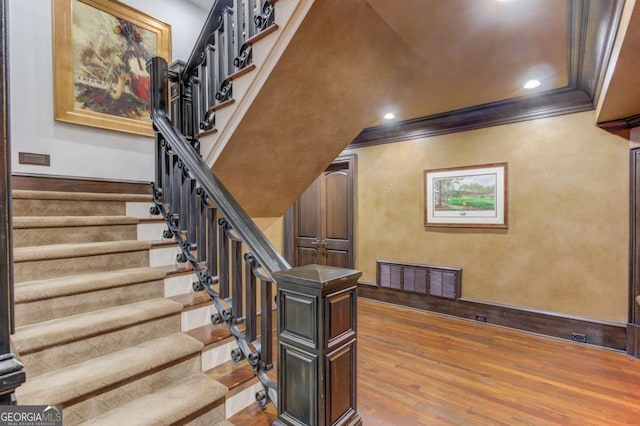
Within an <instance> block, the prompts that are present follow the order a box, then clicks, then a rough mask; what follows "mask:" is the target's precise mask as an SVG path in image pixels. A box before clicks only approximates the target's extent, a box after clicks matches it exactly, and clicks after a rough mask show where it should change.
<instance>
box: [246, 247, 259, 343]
mask: <svg viewBox="0 0 640 426" xmlns="http://www.w3.org/2000/svg"><path fill="white" fill-rule="evenodd" d="M244 264H245V268H244V279H245V285H246V288H245V291H246V293H247V296H246V297H247V323H246V325H245V336H246V339H247V340H248V341H249V342H253V341H254V340H256V338H257V332H258V330H257V328H258V327H257V326H256V325H257V321H258V320H257V309H258V304H257V299H258V297H257V296H258V293H256V276H255V275H254V274H253V268H254V266H255V260H254V259H253V256H252V255H247V256H246V257H245V261H244Z"/></svg>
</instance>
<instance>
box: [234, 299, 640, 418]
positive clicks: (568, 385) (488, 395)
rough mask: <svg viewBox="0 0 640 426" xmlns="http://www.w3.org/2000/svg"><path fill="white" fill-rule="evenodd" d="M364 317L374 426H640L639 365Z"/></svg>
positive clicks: (363, 360)
mask: <svg viewBox="0 0 640 426" xmlns="http://www.w3.org/2000/svg"><path fill="white" fill-rule="evenodd" d="M358 309H359V311H358V341H359V343H358V411H359V413H360V415H361V417H362V420H363V422H364V424H365V425H402V426H404V425H497V424H503V425H520V424H522V425H554V424H557V425H581V426H582V425H638V424H640V360H639V359H635V358H632V357H629V356H627V355H625V354H623V353H620V352H615V351H611V350H607V349H601V348H597V347H590V346H587V345H584V344H578V343H572V342H569V341H564V340H559V339H552V338H546V337H541V336H536V335H533V334H528V333H523V332H519V331H514V330H509V329H505V328H501V327H497V326H492V325H488V324H483V323H477V322H474V321H468V320H462V319H457V318H451V317H446V316H442V315H436V314H429V313H426V312H421V311H417V310H412V309H408V308H402V307H397V306H392V305H387V304H383V303H379V302H374V301H370V300H366V299H360V300H359V301H358ZM241 414H242V413H241ZM244 414H249V413H244ZM274 417H275V414H274V411H273V410H270V411H268V412H265V413H260V412H259V411H257V410H256V411H254V412H253V413H252V415H251V416H249V415H245V416H244V420H243V419H242V417H240V418H235V417H234V418H232V419H231V421H232V422H234V424H236V425H238V426H240V425H243V424H251V425H263V424H270V422H271V421H273V419H274Z"/></svg>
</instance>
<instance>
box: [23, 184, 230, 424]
mask: <svg viewBox="0 0 640 426" xmlns="http://www.w3.org/2000/svg"><path fill="white" fill-rule="evenodd" d="M150 200H151V198H150V197H149V196H148V195H135V194H133V195H131V194H86V193H60V192H37V191H14V200H13V206H14V217H15V220H14V231H15V233H16V236H17V241H18V242H19V243H18V245H17V246H16V248H15V249H14V270H15V279H16V283H15V303H16V309H15V314H16V322H17V329H16V333H15V335H14V336H13V343H14V345H15V348H16V350H17V351H18V353H19V355H20V356H21V360H22V361H23V363H24V364H25V369H26V373H27V382H26V383H25V384H24V385H22V386H21V387H20V388H19V389H18V390H17V392H16V396H17V398H18V403H19V404H38V405H40V404H44V405H62V406H63V416H64V424H65V425H75V424H80V423H85V424H104V425H107V424H109V425H118V424H120V425H125V424H126V425H128V424H136V425H152V424H153V425H158V424H167V425H169V424H192V425H209V424H228V422H226V421H225V420H224V415H225V413H224V400H225V395H226V393H227V389H226V388H225V387H224V386H222V385H220V384H219V383H218V382H217V381H215V380H213V379H212V378H210V377H208V376H206V375H203V374H201V359H200V358H201V351H202V348H203V344H202V343H201V342H200V341H198V340H196V339H194V338H192V337H190V336H187V335H186V334H183V333H181V332H180V316H181V312H182V309H183V307H182V305H181V304H180V303H176V302H174V301H172V300H169V299H165V298H164V297H162V296H163V287H164V284H163V281H164V278H165V272H163V271H162V270H160V269H156V268H150V267H149V264H148V261H149V250H150V248H151V244H150V243H149V242H145V241H137V240H136V239H135V238H136V234H137V231H136V227H137V224H138V219H136V218H132V217H126V216H125V212H126V208H125V202H126V201H132V202H149V201H150Z"/></svg>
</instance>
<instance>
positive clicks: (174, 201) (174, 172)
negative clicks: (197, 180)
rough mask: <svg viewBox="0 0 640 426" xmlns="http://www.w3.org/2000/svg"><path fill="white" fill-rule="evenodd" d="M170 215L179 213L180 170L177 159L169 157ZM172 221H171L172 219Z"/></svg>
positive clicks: (173, 156) (174, 156)
mask: <svg viewBox="0 0 640 426" xmlns="http://www.w3.org/2000/svg"><path fill="white" fill-rule="evenodd" d="M170 164H171V214H172V215H177V214H179V213H180V176H181V174H182V170H180V169H179V168H178V157H177V156H176V155H171V162H170ZM172 220H173V219H172Z"/></svg>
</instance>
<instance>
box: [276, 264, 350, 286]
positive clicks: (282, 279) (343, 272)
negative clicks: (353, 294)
mask: <svg viewBox="0 0 640 426" xmlns="http://www.w3.org/2000/svg"><path fill="white" fill-rule="evenodd" d="M272 275H273V278H274V279H275V280H276V281H277V282H278V285H280V284H282V283H291V284H297V285H300V286H304V287H308V288H309V289H315V290H321V291H322V290H327V289H329V288H331V287H334V286H336V285H338V284H344V283H347V282H353V281H356V280H357V279H358V278H360V276H361V275H362V272H360V271H356V270H355V269H347V268H336V267H333V266H323V265H305V266H299V267H297V268H292V269H287V270H284V271H278V272H275V273H273V274H272Z"/></svg>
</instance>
